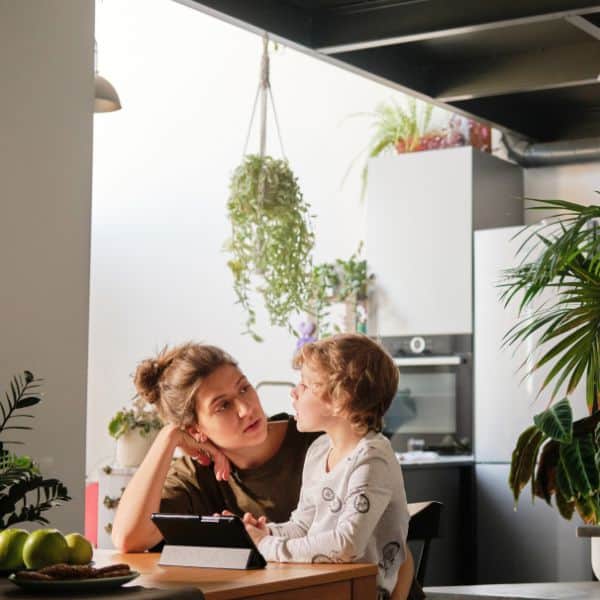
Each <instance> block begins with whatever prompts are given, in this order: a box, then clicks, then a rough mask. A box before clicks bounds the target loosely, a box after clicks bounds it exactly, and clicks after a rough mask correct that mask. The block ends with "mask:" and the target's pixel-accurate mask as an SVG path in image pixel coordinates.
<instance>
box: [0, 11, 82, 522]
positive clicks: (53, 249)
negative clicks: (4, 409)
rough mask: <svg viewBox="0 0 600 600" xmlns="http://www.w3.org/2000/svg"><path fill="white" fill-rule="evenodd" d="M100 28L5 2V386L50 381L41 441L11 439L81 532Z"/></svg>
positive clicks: (0, 37) (39, 426) (0, 257)
mask: <svg viewBox="0 0 600 600" xmlns="http://www.w3.org/2000/svg"><path fill="white" fill-rule="evenodd" d="M93 21H94V5H93V2H92V0H0V73H1V74H2V93H1V94H0V115H1V117H0V119H1V125H0V132H1V133H0V182H1V183H0V185H1V189H2V199H1V202H0V273H1V275H2V283H1V287H0V314H1V315H2V317H1V321H0V322H1V329H0V340H1V343H0V385H1V386H3V387H4V386H7V385H8V383H9V379H10V377H11V376H12V375H13V374H15V373H17V372H22V371H23V370H24V369H29V370H31V371H33V372H34V374H35V375H37V376H39V377H43V378H44V379H45V383H44V386H43V390H44V392H45V397H44V400H43V402H42V403H41V404H40V405H38V406H36V407H35V408H33V409H31V412H32V413H33V414H34V415H35V419H34V420H33V421H32V422H31V423H32V425H33V427H34V430H33V431H29V432H28V431H9V432H6V433H5V434H4V435H3V436H2V437H3V439H4V440H6V439H21V440H23V441H24V442H25V445H24V446H14V447H13V450H15V451H17V452H19V453H21V452H22V453H26V454H29V455H31V456H32V457H34V458H35V459H37V460H38V461H39V463H40V467H41V469H42V472H43V474H44V475H46V476H55V477H58V478H60V479H61V480H62V481H64V482H65V484H66V485H67V487H68V489H69V492H70V494H71V496H72V497H73V500H72V501H71V502H70V503H69V504H68V505H66V506H63V507H61V508H56V509H53V511H52V512H51V513H49V517H50V519H51V523H52V525H54V526H56V527H59V528H60V529H62V530H63V531H65V532H66V531H72V530H82V528H83V489H84V446H85V440H84V433H85V413H86V377H87V344H88V289H89V244H90V210H91V164H92V156H91V153H92V104H93V26H94V25H93ZM17 421H18V422H19V424H23V422H24V421H25V420H24V419H18V420H17V419H15V420H14V422H13V423H12V424H13V425H16V424H17ZM7 434H10V435H7Z"/></svg>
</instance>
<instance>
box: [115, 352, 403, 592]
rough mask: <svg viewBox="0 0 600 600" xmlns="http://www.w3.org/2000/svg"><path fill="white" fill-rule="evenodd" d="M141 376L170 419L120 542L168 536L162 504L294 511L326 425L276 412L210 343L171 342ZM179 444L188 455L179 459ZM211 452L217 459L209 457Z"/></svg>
mask: <svg viewBox="0 0 600 600" xmlns="http://www.w3.org/2000/svg"><path fill="white" fill-rule="evenodd" d="M135 386H136V389H137V391H138V393H139V394H140V395H141V396H142V397H143V398H144V399H145V400H146V401H147V402H149V403H150V404H153V405H155V406H156V408H157V410H158V412H159V414H160V415H161V417H162V419H163V421H164V422H165V423H167V425H165V427H163V429H162V430H161V431H160V433H159V434H158V436H157V438H156V440H155V441H154V443H153V445H152V447H151V448H150V450H149V452H148V454H147V455H146V458H145V459H144V461H143V462H142V464H141V465H140V467H139V468H138V469H137V471H136V473H135V475H134V476H133V478H132V479H131V481H130V482H129V485H128V486H127V489H126V490H125V492H124V493H123V496H122V497H121V500H120V502H119V507H118V510H117V514H116V516H115V520H114V523H113V530H112V539H113V542H114V544H115V546H116V547H117V548H119V549H120V550H121V551H123V552H140V551H144V550H146V549H148V548H151V547H153V546H155V545H156V544H158V543H160V542H161V541H162V536H161V534H160V532H159V531H158V529H157V528H156V527H155V525H154V524H153V523H152V521H151V520H150V516H151V514H152V513H153V512H172V513H181V514H213V513H216V512H222V511H224V510H227V511H230V512H232V513H233V514H237V515H239V516H242V515H243V514H245V513H246V512H248V513H252V514H254V515H257V516H259V515H264V516H266V517H267V519H268V520H273V521H283V520H286V519H287V518H288V517H289V515H290V513H291V511H292V510H293V509H294V508H295V507H296V505H297V503H298V496H299V490H300V484H301V476H302V467H303V464H304V456H305V454H306V450H307V449H308V447H309V446H310V444H311V443H312V442H313V440H314V439H315V438H316V437H317V436H318V434H315V433H300V432H298V430H297V429H296V426H295V423H294V421H293V420H292V419H291V418H290V417H289V416H287V415H280V417H283V418H280V419H277V418H274V419H273V420H270V421H268V420H267V418H266V416H265V413H264V411H263V409H262V407H261V405H260V401H259V399H258V396H257V394H256V391H255V390H254V388H253V387H252V386H251V385H250V383H249V382H248V380H247V379H246V377H245V375H244V374H243V373H242V371H241V370H240V369H239V367H238V365H237V363H236V361H235V360H234V359H233V358H232V357H231V356H229V355H228V354H227V353H226V352H224V351H223V350H221V349H220V348H217V347H215V346H208V345H203V344H193V343H188V344H183V345H181V346H178V347H175V348H172V349H170V350H166V349H165V350H164V351H163V352H161V353H160V354H159V355H158V356H157V357H156V358H155V359H148V360H145V361H143V362H142V363H141V364H140V365H139V366H138V368H137V371H136V374H135ZM176 448H180V449H181V450H182V451H183V453H184V456H183V457H181V458H176V459H175V460H172V457H173V452H174V451H175V449H176ZM207 454H208V455H210V457H211V458H212V459H213V468H212V469H209V468H206V466H204V465H206V464H207V462H208V461H207V460H206V455H207ZM413 570H414V569H413V565H412V561H406V564H405V567H404V568H403V569H402V571H401V575H400V576H399V584H398V586H397V588H396V590H395V593H394V598H396V597H397V598H406V595H407V592H408V588H409V587H410V582H411V581H412V573H413ZM400 588H402V589H400ZM399 592H400V593H401V595H398V593H399Z"/></svg>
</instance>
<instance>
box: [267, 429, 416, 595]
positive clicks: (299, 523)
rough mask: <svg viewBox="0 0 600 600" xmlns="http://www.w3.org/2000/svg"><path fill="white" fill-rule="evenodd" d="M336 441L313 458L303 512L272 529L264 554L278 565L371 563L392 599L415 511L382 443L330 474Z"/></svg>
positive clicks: (372, 439) (363, 445)
mask: <svg viewBox="0 0 600 600" xmlns="http://www.w3.org/2000/svg"><path fill="white" fill-rule="evenodd" d="M330 449H331V440H330V438H329V436H327V435H322V436H321V437H319V438H317V439H316V440H315V441H314V442H313V443H312V445H311V446H310V448H309V449H308V452H307V454H306V459H305V462H304V470H303V473H302V489H301V491H300V500H299V502H298V507H297V508H296V510H295V511H294V512H293V513H292V514H291V516H290V520H289V521H288V522H286V523H279V524H274V523H269V525H268V527H269V530H270V533H271V535H268V536H266V537H264V538H263V539H262V540H261V541H260V543H259V545H258V549H259V550H260V552H261V553H262V554H263V556H264V557H265V559H267V560H270V561H279V562H313V563H316V562H372V563H375V564H377V566H378V567H379V572H378V576H377V585H378V587H379V588H380V591H381V592H383V591H384V590H386V591H387V592H388V593H391V592H392V590H393V589H394V586H395V585H396V579H397V576H398V569H399V568H400V565H401V564H402V563H403V562H404V560H405V557H406V534H407V532H408V521H409V514H408V507H407V505H406V493H405V491H404V480H403V478H402V470H401V468H400V465H399V463H398V460H397V459H396V456H395V454H394V451H393V450H392V447H391V445H390V443H389V441H388V440H387V438H385V437H384V436H383V435H381V434H378V433H373V432H370V433H368V434H367V435H366V436H365V437H364V438H362V439H361V440H360V441H359V443H358V444H357V445H356V447H355V449H354V450H353V451H352V453H351V454H350V455H349V456H347V457H346V458H344V459H343V460H342V461H340V462H339V463H338V464H337V465H336V466H335V467H334V468H333V469H332V470H331V471H329V472H328V471H327V457H328V454H329V451H330Z"/></svg>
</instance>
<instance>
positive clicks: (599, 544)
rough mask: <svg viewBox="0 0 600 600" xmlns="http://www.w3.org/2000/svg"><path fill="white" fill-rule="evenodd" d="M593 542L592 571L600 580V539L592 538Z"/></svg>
mask: <svg viewBox="0 0 600 600" xmlns="http://www.w3.org/2000/svg"><path fill="white" fill-rule="evenodd" d="M590 539H591V542H592V571H594V575H595V576H596V579H599V580H600V537H592V538H590Z"/></svg>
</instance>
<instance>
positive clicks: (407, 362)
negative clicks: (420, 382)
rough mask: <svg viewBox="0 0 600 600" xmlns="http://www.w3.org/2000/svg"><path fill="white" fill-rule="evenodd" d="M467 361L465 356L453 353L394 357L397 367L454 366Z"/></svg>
mask: <svg viewBox="0 0 600 600" xmlns="http://www.w3.org/2000/svg"><path fill="white" fill-rule="evenodd" d="M464 362H466V360H465V358H464V357H463V356H459V355H457V354H451V355H449V356H406V357H396V358H394V364H395V365H396V366H397V367H429V366H440V367H444V366H452V365H461V364H463V363H464Z"/></svg>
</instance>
